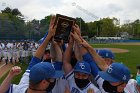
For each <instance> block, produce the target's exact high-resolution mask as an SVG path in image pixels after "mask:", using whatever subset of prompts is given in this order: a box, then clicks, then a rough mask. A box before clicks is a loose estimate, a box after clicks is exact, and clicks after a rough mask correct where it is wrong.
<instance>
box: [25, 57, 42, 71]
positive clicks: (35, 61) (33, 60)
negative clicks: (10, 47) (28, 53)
mask: <svg viewBox="0 0 140 93" xmlns="http://www.w3.org/2000/svg"><path fill="white" fill-rule="evenodd" d="M40 62H41V60H40V59H39V58H37V57H33V58H32V59H31V62H30V64H29V66H28V68H27V70H30V69H31V68H32V67H33V66H34V65H35V64H37V63H40Z"/></svg>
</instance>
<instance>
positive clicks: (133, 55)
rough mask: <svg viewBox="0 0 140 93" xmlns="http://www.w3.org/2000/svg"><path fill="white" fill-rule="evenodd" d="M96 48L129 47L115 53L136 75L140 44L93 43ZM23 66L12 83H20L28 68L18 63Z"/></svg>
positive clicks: (0, 80) (116, 59)
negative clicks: (124, 51)
mask: <svg viewBox="0 0 140 93" xmlns="http://www.w3.org/2000/svg"><path fill="white" fill-rule="evenodd" d="M92 46H93V47H94V48H121V49H127V50H129V52H128V53H115V56H116V57H115V61H116V62H123V63H124V64H125V65H126V66H128V67H129V68H130V70H131V74H133V75H134V77H135V75H136V72H137V70H136V65H137V64H140V60H139V59H140V55H139V54H140V46H138V45H114V44H94V45H93V44H92ZM18 66H20V67H21V68H22V73H21V74H20V75H18V76H16V77H15V78H14V79H13V80H12V83H15V84H18V82H19V80H20V79H21V77H22V74H23V73H24V72H25V70H26V68H27V66H28V65H27V64H25V63H24V64H22V65H21V64H18ZM5 77H6V75H5V76H4V77H2V78H1V79H0V83H1V82H2V81H3V79H4V78H5Z"/></svg>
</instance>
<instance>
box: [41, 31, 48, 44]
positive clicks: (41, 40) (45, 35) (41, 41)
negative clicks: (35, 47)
mask: <svg viewBox="0 0 140 93" xmlns="http://www.w3.org/2000/svg"><path fill="white" fill-rule="evenodd" d="M47 35H48V32H46V34H45V35H44V37H43V38H42V40H41V41H40V44H42V43H43V42H44V40H45V38H46V37H47Z"/></svg>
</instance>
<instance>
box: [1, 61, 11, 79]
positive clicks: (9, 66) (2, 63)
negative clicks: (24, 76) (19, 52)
mask: <svg viewBox="0 0 140 93" xmlns="http://www.w3.org/2000/svg"><path fill="white" fill-rule="evenodd" d="M12 66H13V65H12V64H10V63H9V64H7V65H5V63H4V62H1V63H0V78H1V77H2V76H3V75H4V74H6V73H7V72H8V71H9V70H10V69H11V68H12Z"/></svg>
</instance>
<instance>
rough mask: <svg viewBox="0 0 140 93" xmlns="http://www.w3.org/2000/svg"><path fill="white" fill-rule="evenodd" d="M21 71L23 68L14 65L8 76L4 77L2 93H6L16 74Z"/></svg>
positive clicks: (0, 88)
mask: <svg viewBox="0 0 140 93" xmlns="http://www.w3.org/2000/svg"><path fill="white" fill-rule="evenodd" d="M20 73H21V68H20V67H18V66H14V67H12V69H11V70H10V72H9V74H8V75H7V77H6V78H5V79H4V81H3V82H2V84H1V85H0V93H6V92H7V91H8V89H9V87H10V85H11V81H12V79H13V78H14V76H16V75H18V74H20Z"/></svg>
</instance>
